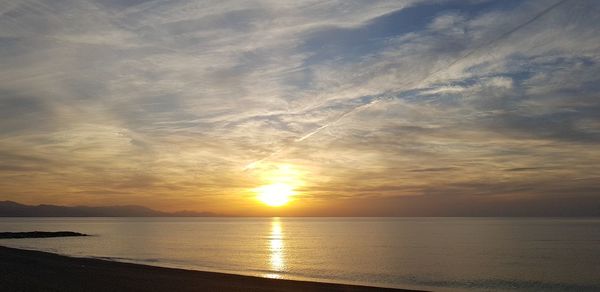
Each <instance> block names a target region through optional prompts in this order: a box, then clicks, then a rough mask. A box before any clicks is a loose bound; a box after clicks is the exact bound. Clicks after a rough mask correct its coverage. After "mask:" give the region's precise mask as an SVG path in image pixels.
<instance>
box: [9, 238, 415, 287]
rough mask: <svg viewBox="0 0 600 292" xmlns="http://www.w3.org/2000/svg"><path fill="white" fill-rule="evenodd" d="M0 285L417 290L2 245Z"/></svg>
mask: <svg viewBox="0 0 600 292" xmlns="http://www.w3.org/2000/svg"><path fill="white" fill-rule="evenodd" d="M0 290H2V291H179V292H181V291H347V292H359V291H361V292H362V291H414V290H402V289H388V288H377V287H366V286H354V285H341V284H329V283H318V282H306V281H291V280H276V279H267V278H259V277H249V276H239V275H232V274H222V273H213V272H201V271H191V270H183V269H171V268H161V267H154V266H147V265H139V264H129V263H120V262H112V261H106V260H100V259H91V258H75V257H67V256H61V255H57V254H52V253H47V252H39V251H30V250H20V249H14V248H7V247H1V246H0Z"/></svg>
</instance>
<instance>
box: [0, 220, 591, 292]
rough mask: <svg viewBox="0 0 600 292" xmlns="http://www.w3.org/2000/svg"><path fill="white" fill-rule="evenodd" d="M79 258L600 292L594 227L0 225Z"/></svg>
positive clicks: (385, 282) (489, 223)
mask: <svg viewBox="0 0 600 292" xmlns="http://www.w3.org/2000/svg"><path fill="white" fill-rule="evenodd" d="M61 230H69V231H75V232H81V233H87V234H91V235H93V236H90V237H69V238H43V239H0V245H4V246H9V247H16V248H25V249H35V250H42V251H49V252H56V253H59V254H64V255H71V256H80V257H97V258H104V259H109V260H116V261H125V262H134V263H143V264H150V265H157V266H165V267H177V268H186V269H194V270H206V271H217V272H227V273H234V274H243V275H253V276H260V277H269V278H283V279H299V280H311V281H321V282H338V283H350V284H363V285H370V286H382V287H396V288H416V289H424V290H434V291H452V290H457V291H465V290H472V291H519V290H520V291H599V290H600V277H599V276H598V275H600V219H598V218H574V219H561V218H0V231H3V232H16V231H61Z"/></svg>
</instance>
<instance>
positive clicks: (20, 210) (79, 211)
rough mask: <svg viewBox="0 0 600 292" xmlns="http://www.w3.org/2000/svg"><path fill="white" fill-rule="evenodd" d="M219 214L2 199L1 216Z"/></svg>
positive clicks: (199, 215)
mask: <svg viewBox="0 0 600 292" xmlns="http://www.w3.org/2000/svg"><path fill="white" fill-rule="evenodd" d="M211 216H219V215H218V214H215V213H211V212H194V211H180V212H174V213H169V212H162V211H157V210H153V209H150V208H146V207H142V206H135V205H128V206H105V207H89V206H73V207H68V206H56V205H37V206H30V205H23V204H19V203H16V202H12V201H0V217H211Z"/></svg>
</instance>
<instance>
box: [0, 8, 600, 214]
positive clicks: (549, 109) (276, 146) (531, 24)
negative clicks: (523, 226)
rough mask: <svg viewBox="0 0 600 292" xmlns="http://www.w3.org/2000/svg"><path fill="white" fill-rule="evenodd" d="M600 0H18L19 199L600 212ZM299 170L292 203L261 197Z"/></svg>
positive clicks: (14, 84) (10, 21)
mask: <svg viewBox="0 0 600 292" xmlns="http://www.w3.org/2000/svg"><path fill="white" fill-rule="evenodd" d="M598 15H600V2H599V1H594V0H589V1H586V0H564V1H551V0H544V1H513V0H508V1H483V0H477V1H476V0H472V1H442V0H437V1H433V0H431V1H417V0H414V1H413V0H407V1H351V0H345V1H321V0H319V1H297V0H294V1H284V0H272V1H223V0H220V1H188V0H173V1H144V0H107V1H91V0H77V1H75V0H73V1H70V0H54V1H35V0H32V1H30V0H1V1H0V199H3V200H12V201H17V202H20V203H26V204H59V205H92V206H99V205H126V204H136V205H144V206H148V207H151V208H155V209H159V210H165V211H174V210H196V211H211V212H218V213H222V214H232V215H249V216H255V215H289V216H590V215H600V147H599V146H600V145H599V144H600V96H599V93H598V92H599V91H600V34H598V31H600V22H598ZM273 185H276V186H277V185H279V186H281V185H283V186H285V187H287V188H289V189H288V191H291V192H293V196H292V197H291V200H292V201H291V202H290V203H288V204H286V205H285V206H282V207H270V206H267V205H265V204H261V203H260V202H259V201H258V200H257V195H258V194H257V192H260V190H261V189H264V188H265V186H267V188H268V186H273Z"/></svg>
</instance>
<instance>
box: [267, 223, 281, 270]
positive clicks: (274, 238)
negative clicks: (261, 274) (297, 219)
mask: <svg viewBox="0 0 600 292" xmlns="http://www.w3.org/2000/svg"><path fill="white" fill-rule="evenodd" d="M269 253H270V257H269V264H270V266H271V271H272V273H268V274H266V275H265V276H266V277H268V278H274V279H279V278H281V274H280V273H281V272H283V271H284V270H285V258H284V256H285V246H284V242H283V232H282V230H281V222H280V220H279V218H277V217H276V218H273V220H272V221H271V236H270V237H269Z"/></svg>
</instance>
